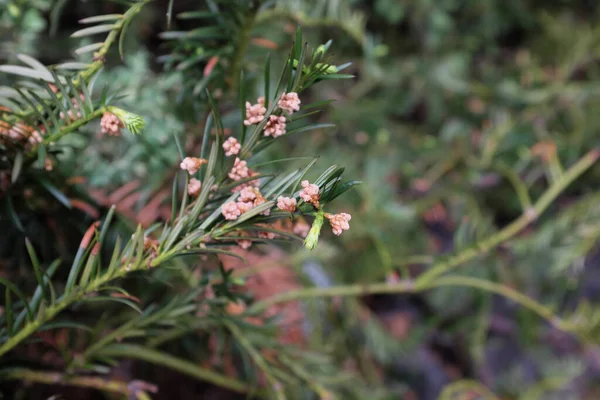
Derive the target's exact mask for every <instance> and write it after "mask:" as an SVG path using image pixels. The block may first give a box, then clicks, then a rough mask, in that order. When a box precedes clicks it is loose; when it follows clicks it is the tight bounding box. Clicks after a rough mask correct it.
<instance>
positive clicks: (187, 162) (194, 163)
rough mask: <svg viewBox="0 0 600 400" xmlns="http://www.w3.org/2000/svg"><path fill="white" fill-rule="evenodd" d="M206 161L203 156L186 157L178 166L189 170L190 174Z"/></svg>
mask: <svg viewBox="0 0 600 400" xmlns="http://www.w3.org/2000/svg"><path fill="white" fill-rule="evenodd" d="M206 163H207V161H206V160H205V159H203V158H196V157H186V158H184V159H183V161H182V162H181V164H179V168H181V169H182V170H184V171H187V172H189V174H190V175H194V174H195V173H196V172H198V170H199V169H200V167H201V166H202V164H206Z"/></svg>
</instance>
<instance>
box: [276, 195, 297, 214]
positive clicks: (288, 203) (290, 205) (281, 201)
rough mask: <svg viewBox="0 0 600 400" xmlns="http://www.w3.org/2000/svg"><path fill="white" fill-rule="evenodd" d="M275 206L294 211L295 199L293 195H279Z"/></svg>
mask: <svg viewBox="0 0 600 400" xmlns="http://www.w3.org/2000/svg"><path fill="white" fill-rule="evenodd" d="M277 208H279V209H280V210H282V211H289V212H291V213H293V212H294V211H296V199H295V198H293V197H283V196H279V197H278V198H277Z"/></svg>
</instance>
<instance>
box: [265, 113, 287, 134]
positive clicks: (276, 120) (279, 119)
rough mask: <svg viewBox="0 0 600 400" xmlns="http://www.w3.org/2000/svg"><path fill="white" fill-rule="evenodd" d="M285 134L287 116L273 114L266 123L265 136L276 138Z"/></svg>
mask: <svg viewBox="0 0 600 400" xmlns="http://www.w3.org/2000/svg"><path fill="white" fill-rule="evenodd" d="M282 135H285V117H284V116H283V115H280V116H277V115H271V116H270V117H269V121H268V122H267V124H266V125H265V136H273V137H274V138H276V137H279V136H282Z"/></svg>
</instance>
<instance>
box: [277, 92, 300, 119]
mask: <svg viewBox="0 0 600 400" xmlns="http://www.w3.org/2000/svg"><path fill="white" fill-rule="evenodd" d="M277 105H278V106H279V108H281V109H282V110H284V111H287V112H288V113H289V114H293V113H294V111H298V110H300V98H299V97H298V93H295V92H290V93H285V92H284V93H283V94H282V95H281V98H280V99H279V101H278V102H277Z"/></svg>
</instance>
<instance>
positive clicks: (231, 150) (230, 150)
mask: <svg viewBox="0 0 600 400" xmlns="http://www.w3.org/2000/svg"><path fill="white" fill-rule="evenodd" d="M241 148H242V145H240V143H239V142H238V141H237V139H236V138H234V137H230V138H229V139H227V140H226V141H225V143H223V150H225V156H226V157H229V156H233V155H236V154H238V153H239V152H240V150H241Z"/></svg>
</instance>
